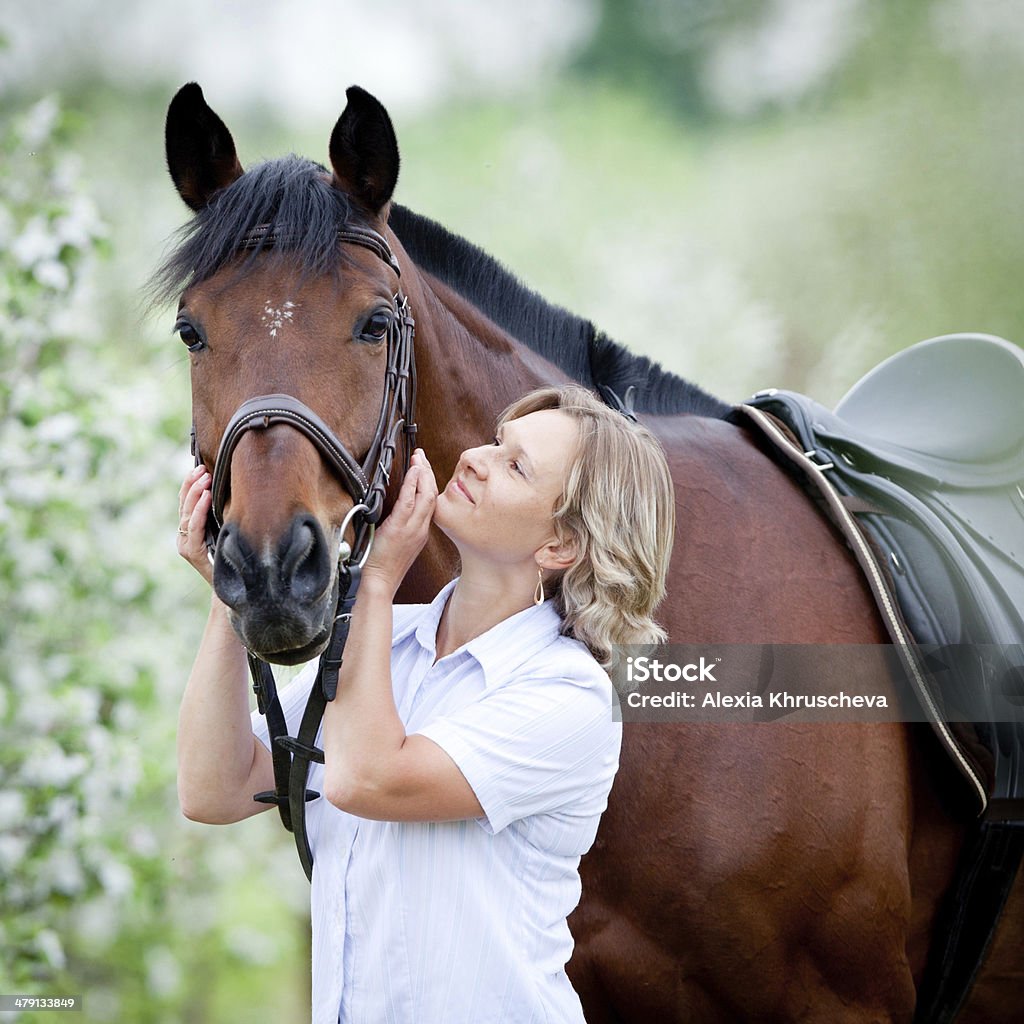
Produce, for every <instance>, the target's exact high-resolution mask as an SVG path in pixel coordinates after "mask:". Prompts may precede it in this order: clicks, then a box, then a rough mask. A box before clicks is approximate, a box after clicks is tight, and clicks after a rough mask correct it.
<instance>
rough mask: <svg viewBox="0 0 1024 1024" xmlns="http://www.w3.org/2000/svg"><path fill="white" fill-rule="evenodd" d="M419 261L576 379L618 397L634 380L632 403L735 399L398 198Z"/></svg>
mask: <svg viewBox="0 0 1024 1024" xmlns="http://www.w3.org/2000/svg"><path fill="white" fill-rule="evenodd" d="M388 223H389V225H390V226H391V228H392V230H393V231H394V232H395V234H396V235H398V237H399V239H400V240H401V242H402V245H403V246H405V249H406V251H407V252H408V253H409V255H410V256H411V257H412V258H413V260H415V262H416V265H417V266H418V267H420V268H422V269H423V270H426V271H427V272H428V273H429V274H433V275H434V276H435V277H437V278H439V279H440V280H442V281H443V282H444V283H445V284H446V285H448V286H449V287H450V288H452V289H454V290H455V291H456V292H458V293H459V294H460V295H462V296H463V297H464V298H466V299H468V300H469V301H470V302H472V303H473V305H474V306H476V307H477V308H478V309H479V310H480V311H481V312H482V313H484V314H485V315H486V316H487V317H489V318H490V319H491V320H493V321H494V322H495V323H496V324H497V325H498V326H499V327H501V328H502V329H503V330H505V331H507V332H508V333H509V334H511V335H512V337H513V338H516V339H517V340H518V341H520V342H522V343H523V344H524V345H527V346H528V347H529V348H531V349H533V351H534V352H537V353H538V354H539V355H541V356H543V357H544V358H545V359H547V360H549V361H550V362H552V363H554V364H555V365H556V366H558V367H559V368H560V369H562V370H564V371H565V372H566V373H567V374H568V375H569V376H570V377H572V378H573V380H576V381H579V382H580V383H583V384H586V385H588V386H590V387H596V386H597V385H598V384H604V385H606V386H608V387H610V388H612V389H613V390H614V391H615V392H616V393H617V394H618V395H619V396H620V397H622V396H623V395H624V394H625V391H626V388H628V387H629V386H630V385H631V384H632V385H635V386H636V389H637V394H636V401H635V403H634V408H635V409H636V410H637V411H638V412H649V413H692V414H695V415H698V416H708V417H712V418H715V419H721V418H723V417H725V416H726V415H727V414H728V413H729V411H730V406H728V405H727V404H726V403H725V402H722V401H720V400H719V399H717V398H714V397H713V396H711V395H709V394H708V393H707V392H706V391H702V390H701V389H700V388H699V387H697V386H696V385H694V384H691V383H689V382H688V381H686V380H683V378H682V377H677V376H676V375H675V374H673V373H669V372H668V371H667V370H664V369H662V367H661V366H660V365H659V364H658V363H655V362H652V361H651V360H650V359H648V358H647V357H646V356H640V355H635V354H634V353H632V352H630V351H629V350H628V349H626V348H624V347H623V346H622V345H620V344H618V342H615V341H613V340H612V339H611V338H609V337H608V336H607V335H606V334H604V333H603V332H602V331H599V330H597V328H595V327H594V325H593V324H592V323H591V322H590V321H589V320H585V319H583V317H579V316H576V315H575V314H574V313H570V312H569V311H568V310H565V309H562V308H561V307H560V306H556V305H554V304H553V303H550V302H548V301H547V300H546V299H544V298H542V297H541V296H540V295H538V294H537V293H536V292H534V291H532V290H531V289H530V288H527V287H526V286H525V285H524V284H523V283H522V282H521V281H520V280H519V279H518V278H517V277H516V276H515V275H514V274H512V273H511V272H510V271H509V270H507V269H506V268H505V267H504V266H502V265H501V263H499V262H498V261H497V260H496V259H495V258H494V257H493V256H489V255H488V254H487V253H485V252H484V251H483V250H482V249H480V248H478V247H477V246H475V245H473V243H472V242H467V241H466V239H464V238H462V237H460V236H459V235H456V234H453V233H452V232H451V231H449V230H448V229H447V228H445V227H443V226H442V225H440V224H438V223H437V222H436V221H432V220H430V219H429V218H427V217H423V216H421V215H420V214H418V213H413V211H412V210H409V209H407V208H406V207H404V206H400V205H398V204H397V203H395V204H394V205H393V206H392V208H391V216H390V219H389V221H388Z"/></svg>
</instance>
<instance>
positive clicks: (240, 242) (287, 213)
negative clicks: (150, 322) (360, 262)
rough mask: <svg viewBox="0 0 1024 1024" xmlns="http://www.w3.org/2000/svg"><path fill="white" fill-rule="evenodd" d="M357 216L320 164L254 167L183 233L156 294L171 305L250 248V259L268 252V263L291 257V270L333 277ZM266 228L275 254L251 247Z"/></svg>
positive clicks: (297, 161) (158, 278)
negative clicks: (342, 241) (343, 238)
mask: <svg viewBox="0 0 1024 1024" xmlns="http://www.w3.org/2000/svg"><path fill="white" fill-rule="evenodd" d="M352 215H353V211H352V207H351V205H350V203H349V201H348V198H347V197H346V196H345V194H344V193H343V192H341V191H339V190H338V189H336V188H334V187H333V186H332V185H331V178H330V174H329V172H328V171H327V170H326V169H325V168H324V167H323V166H321V165H320V164H318V163H314V162H313V161H312V160H306V159H304V158H302V157H298V156H294V155H292V156H286V157H281V158H280V159H278V160H268V161H267V162H266V163H262V164H257V165H256V166H255V167H252V168H251V169H249V170H247V171H246V172H245V173H244V174H243V175H242V176H241V177H240V178H237V179H236V180H235V181H234V182H233V183H232V184H231V185H229V186H228V187H227V188H226V189H224V190H223V191H222V192H218V193H217V194H216V195H215V196H214V197H213V199H212V200H211V201H210V204H209V205H208V206H206V207H204V208H203V209H202V210H200V211H199V212H198V213H197V214H196V215H195V216H194V217H193V218H192V220H190V221H189V222H188V223H187V224H186V225H185V226H184V227H183V228H182V229H181V231H180V232H178V241H177V245H176V246H175V248H174V249H173V250H172V252H171V253H170V255H169V256H168V257H167V258H166V259H165V260H164V262H163V264H162V265H161V266H160V268H159V269H158V270H157V272H156V274H155V275H154V277H153V281H152V290H153V292H154V294H155V297H156V299H157V301H167V300H170V299H171V298H173V297H175V296H176V295H178V293H179V292H181V291H182V290H183V289H185V288H187V287H189V286H190V285H193V284H199V283H200V282H202V281H205V280H207V279H208V278H210V277H212V276H213V275H214V274H215V273H216V272H217V271H218V270H220V269H221V267H223V266H224V265H225V264H226V263H227V262H228V261H229V260H230V259H231V258H232V257H234V256H236V255H237V254H238V253H239V252H240V251H242V250H245V249H248V250H249V251H250V252H251V253H252V254H253V256H255V255H256V254H258V253H259V252H261V251H266V252H267V254H268V255H269V256H270V257H271V258H276V257H278V256H281V257H282V258H284V257H286V258H287V259H288V262H289V264H291V265H294V261H295V260H298V262H299V264H300V266H301V269H302V271H303V273H305V274H308V275H310V276H317V275H320V274H326V273H330V272H331V271H332V270H335V269H337V267H338V265H339V246H338V231H339V230H340V229H341V228H343V227H345V225H346V224H348V223H349V221H350V219H351V218H352ZM264 224H269V225H270V232H271V233H272V234H273V235H274V238H275V241H274V245H273V248H272V249H270V248H267V247H266V246H264V245H255V246H253V245H251V244H250V245H247V244H246V240H247V239H248V238H249V237H250V236H251V235H252V232H253V229H254V228H256V227H257V226H260V225H264ZM342 259H343V257H342Z"/></svg>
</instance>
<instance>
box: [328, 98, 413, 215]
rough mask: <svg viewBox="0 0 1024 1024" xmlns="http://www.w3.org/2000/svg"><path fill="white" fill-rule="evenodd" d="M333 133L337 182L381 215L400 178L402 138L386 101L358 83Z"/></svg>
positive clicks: (364, 205) (335, 179)
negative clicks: (384, 103) (384, 104)
mask: <svg viewBox="0 0 1024 1024" xmlns="http://www.w3.org/2000/svg"><path fill="white" fill-rule="evenodd" d="M345 96H346V97H347V98H348V103H347V104H346V106H345V110H344V112H343V113H342V115H341V117H339V118H338V123H337V124H336V125H335V126H334V131H333V132H331V145H330V152H331V166H332V168H333V169H334V184H335V186H336V187H338V188H340V189H341V190H342V191H343V192H347V193H348V194H349V195H350V196H351V197H352V198H353V199H355V201H356V202H357V203H359V205H360V206H362V207H363V209H364V210H368V211H369V212H370V213H371V214H373V216H375V217H378V216H380V215H381V212H382V211H383V209H384V207H385V206H386V205H387V203H388V201H389V200H390V199H391V194H392V193H393V192H394V191H395V184H396V183H397V181H398V141H397V139H396V138H395V129H394V128H392V126H391V118H390V117H388V112H387V111H386V110H385V109H384V106H383V104H382V103H381V102H380V100H378V99H377V98H376V97H374V96H371V95H370V94H369V93H368V92H367V91H366V90H365V89H360V88H359V86H358V85H353V86H350V87H349V88H348V89H346V90H345Z"/></svg>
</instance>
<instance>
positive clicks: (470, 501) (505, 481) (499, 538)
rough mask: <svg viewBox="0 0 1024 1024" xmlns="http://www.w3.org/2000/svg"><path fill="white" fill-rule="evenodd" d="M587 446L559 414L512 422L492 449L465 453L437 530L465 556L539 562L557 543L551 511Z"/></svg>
mask: <svg viewBox="0 0 1024 1024" xmlns="http://www.w3.org/2000/svg"><path fill="white" fill-rule="evenodd" d="M578 442H579V430H578V428H577V426H576V421H575V420H574V419H572V417H570V416H567V415H566V414H565V413H564V412H561V411H560V410H558V409H542V410H541V411H540V412H533V413H530V414H529V415H527V416H523V417H521V418H520V419H517V420H510V421H509V422H507V423H505V424H504V426H502V428H501V429H500V431H499V433H498V437H497V439H496V440H495V441H492V442H491V443H490V444H484V445H480V447H478V448H470V449H469V450H468V451H464V452H463V453H462V456H461V457H460V459H459V462H458V465H456V467H455V472H454V474H453V475H452V478H451V480H450V481H449V482H448V486H447V487H445V489H444V490H443V491H441V493H440V494H438V496H437V505H436V507H435V510H434V522H435V523H436V524H437V526H438V527H439V528H440V529H441V530H442V531H443V532H444V534H445V535H446V536H447V537H449V538H450V539H451V540H452V541H453V543H455V544H456V545H457V546H458V547H459V549H460V550H464V549H468V550H471V551H476V552H478V553H480V554H484V555H486V557H488V558H490V559H492V560H497V561H502V562H509V563H513V562H519V561H526V560H528V559H532V557H533V554H534V552H536V551H537V550H538V549H539V548H541V547H543V546H544V544H545V543H548V542H549V541H551V540H552V539H554V532H553V530H552V525H551V511H552V509H553V507H554V504H555V502H556V501H557V500H558V498H559V497H560V495H561V494H562V489H563V487H564V484H565V479H566V475H567V473H568V470H569V464H570V461H571V459H572V457H573V454H574V453H575V451H576V445H577V444H578Z"/></svg>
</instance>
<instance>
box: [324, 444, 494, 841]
mask: <svg viewBox="0 0 1024 1024" xmlns="http://www.w3.org/2000/svg"><path fill="white" fill-rule="evenodd" d="M436 497H437V485H436V484H435V482H434V478H433V474H432V472H431V471H430V468H429V465H428V464H427V461H426V459H425V457H424V456H423V453H422V452H420V451H419V450H418V449H417V452H416V454H415V455H414V456H413V463H412V466H411V468H410V470H409V472H408V474H406V478H405V480H404V481H403V484H402V490H401V492H400V494H399V496H398V499H397V501H396V502H395V507H394V509H393V511H392V513H391V515H390V516H389V517H388V520H387V522H386V523H385V524H384V525H383V526H382V527H381V529H379V530H378V531H377V536H376V539H375V541H374V547H373V552H372V555H371V559H370V561H369V562H368V563H367V566H366V568H365V569H364V572H363V578H362V582H361V583H360V586H359V594H358V597H357V598H356V603H355V607H354V609H353V612H352V622H351V627H350V631H349V637H348V643H347V644H346V646H345V656H344V662H343V664H342V668H341V672H340V674H339V676H338V693H337V696H336V697H335V699H334V701H332V702H331V703H330V704H328V705H327V710H326V711H325V713H324V734H323V742H324V754H325V758H324V770H325V779H324V789H325V795H326V797H327V799H328V800H329V801H330V802H331V803H332V804H334V805H335V806H336V807H339V808H341V810H344V811H348V812H349V813H351V814H357V815H359V816H360V817H362V818H376V819H378V820H381V821H452V820H457V819H460V818H475V817H479V816H480V815H481V814H482V813H483V811H482V809H481V807H480V802H479V801H478V800H477V798H476V795H475V794H474V792H473V790H472V788H471V787H470V785H469V783H468V782H467V781H466V779H465V776H463V774H462V772H460V771H459V769H458V767H457V766H456V764H455V762H454V761H453V760H452V759H451V758H450V757H449V756H448V755H447V754H446V753H445V752H444V751H443V750H442V749H441V748H440V747H439V746H438V745H437V744H436V743H434V742H433V741H432V740H429V739H427V738H426V737H425V736H419V735H413V736H406V733H405V726H404V725H403V724H402V720H401V719H400V718H399V717H398V710H397V708H396V707H395V701H394V696H393V693H392V685H391V633H392V621H393V620H392V612H391V604H392V602H393V600H394V596H395V592H396V591H397V589H398V585H399V584H400V583H401V582H402V579H403V578H404V577H405V574H406V572H407V571H408V569H409V567H410V566H411V565H412V563H413V561H414V560H415V558H416V556H417V555H418V554H419V552H420V551H421V550H422V548H423V545H424V544H425V543H426V538H427V531H428V530H429V528H430V520H431V516H432V514H433V510H434V499H435V498H436Z"/></svg>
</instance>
